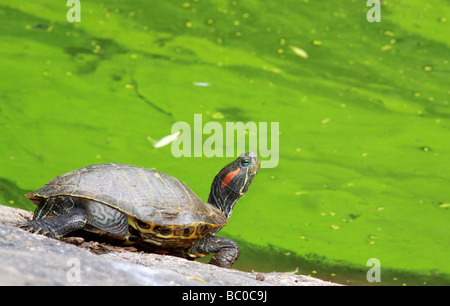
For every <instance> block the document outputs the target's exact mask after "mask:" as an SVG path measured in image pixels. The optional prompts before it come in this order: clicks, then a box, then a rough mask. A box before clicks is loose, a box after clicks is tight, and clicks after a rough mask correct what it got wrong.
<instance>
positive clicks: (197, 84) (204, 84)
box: [194, 82, 211, 87]
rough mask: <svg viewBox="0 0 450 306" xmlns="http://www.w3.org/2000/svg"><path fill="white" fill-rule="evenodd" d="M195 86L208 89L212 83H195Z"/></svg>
mask: <svg viewBox="0 0 450 306" xmlns="http://www.w3.org/2000/svg"><path fill="white" fill-rule="evenodd" d="M194 85H195V86H200V87H207V86H210V85H211V83H208V82H194Z"/></svg>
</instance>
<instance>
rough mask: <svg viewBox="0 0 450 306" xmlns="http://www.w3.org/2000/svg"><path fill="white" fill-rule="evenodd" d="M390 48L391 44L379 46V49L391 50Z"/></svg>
mask: <svg viewBox="0 0 450 306" xmlns="http://www.w3.org/2000/svg"><path fill="white" fill-rule="evenodd" d="M391 49H392V46H391V45H385V46H383V47H381V51H388V50H391Z"/></svg>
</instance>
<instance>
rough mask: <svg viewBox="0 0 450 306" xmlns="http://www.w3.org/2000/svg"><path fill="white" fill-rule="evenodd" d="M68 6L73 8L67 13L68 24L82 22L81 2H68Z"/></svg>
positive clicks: (75, 0)
mask: <svg viewBox="0 0 450 306" xmlns="http://www.w3.org/2000/svg"><path fill="white" fill-rule="evenodd" d="M66 6H70V7H71V8H70V9H69V10H68V11H67V15H66V18H67V21H68V22H81V3H80V0H67V3H66Z"/></svg>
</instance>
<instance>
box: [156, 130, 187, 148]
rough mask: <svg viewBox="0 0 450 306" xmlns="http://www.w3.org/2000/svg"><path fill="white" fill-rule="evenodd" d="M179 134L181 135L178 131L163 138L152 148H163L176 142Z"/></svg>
mask: <svg viewBox="0 0 450 306" xmlns="http://www.w3.org/2000/svg"><path fill="white" fill-rule="evenodd" d="M180 134H181V133H180V131H176V132H175V133H173V134H172V135H168V136H166V137H163V138H162V139H161V140H160V141H158V142H157V143H155V145H154V146H153V147H154V148H155V149H157V148H161V147H164V146H166V145H168V144H169V143H171V142H173V141H175V140H177V138H178V136H180Z"/></svg>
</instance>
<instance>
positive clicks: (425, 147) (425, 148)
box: [420, 146, 431, 152]
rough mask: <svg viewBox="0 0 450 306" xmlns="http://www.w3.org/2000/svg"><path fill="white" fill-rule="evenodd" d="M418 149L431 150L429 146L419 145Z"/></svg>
mask: <svg viewBox="0 0 450 306" xmlns="http://www.w3.org/2000/svg"><path fill="white" fill-rule="evenodd" d="M420 149H421V150H422V151H425V152H428V151H431V148H430V147H427V146H423V147H420Z"/></svg>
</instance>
